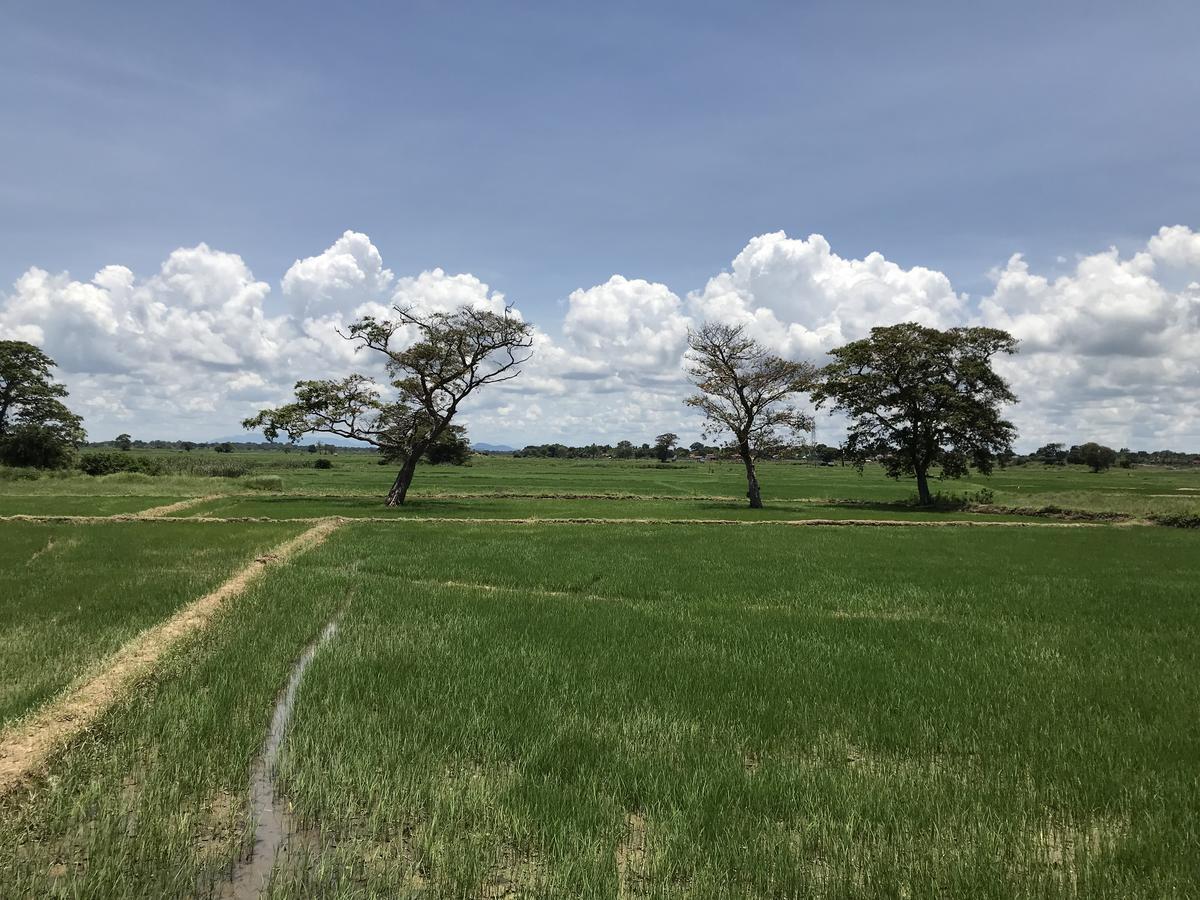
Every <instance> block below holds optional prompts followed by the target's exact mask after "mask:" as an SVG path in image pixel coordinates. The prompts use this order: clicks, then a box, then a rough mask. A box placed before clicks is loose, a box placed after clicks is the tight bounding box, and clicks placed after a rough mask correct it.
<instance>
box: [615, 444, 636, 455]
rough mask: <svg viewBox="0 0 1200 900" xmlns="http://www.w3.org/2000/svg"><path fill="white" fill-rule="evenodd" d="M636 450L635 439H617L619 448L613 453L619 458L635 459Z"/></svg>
mask: <svg viewBox="0 0 1200 900" xmlns="http://www.w3.org/2000/svg"><path fill="white" fill-rule="evenodd" d="M635 452H636V451H635V450H634V447H633V441H617V448H616V450H615V451H614V452H613V455H614V456H615V457H616V458H617V459H633V454H634V453H635Z"/></svg>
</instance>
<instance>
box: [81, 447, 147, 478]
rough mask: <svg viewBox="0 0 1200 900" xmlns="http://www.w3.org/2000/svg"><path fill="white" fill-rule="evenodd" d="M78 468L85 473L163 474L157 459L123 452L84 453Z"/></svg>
mask: <svg viewBox="0 0 1200 900" xmlns="http://www.w3.org/2000/svg"><path fill="white" fill-rule="evenodd" d="M78 468H79V470H80V471H81V472H83V473H84V474H85V475H112V474H114V473H116V472H141V473H143V474H145V475H162V474H164V468H163V466H162V465H161V462H160V461H159V460H156V459H151V458H150V457H149V456H137V455H134V454H130V453H124V452H118V453H113V452H97V453H85V454H83V455H82V456H80V457H79V463H78Z"/></svg>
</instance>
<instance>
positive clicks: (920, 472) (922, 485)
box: [916, 468, 933, 506]
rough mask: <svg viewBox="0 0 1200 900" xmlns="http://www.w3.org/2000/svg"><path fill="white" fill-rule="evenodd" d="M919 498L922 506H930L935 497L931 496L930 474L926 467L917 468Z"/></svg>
mask: <svg viewBox="0 0 1200 900" xmlns="http://www.w3.org/2000/svg"><path fill="white" fill-rule="evenodd" d="M916 471H917V500H918V502H919V503H920V504H921V505H922V506H929V505H930V504H931V503H933V498H932V497H931V496H929V475H928V474H927V473H926V471H925V470H924V469H921V468H918V469H917V470H916Z"/></svg>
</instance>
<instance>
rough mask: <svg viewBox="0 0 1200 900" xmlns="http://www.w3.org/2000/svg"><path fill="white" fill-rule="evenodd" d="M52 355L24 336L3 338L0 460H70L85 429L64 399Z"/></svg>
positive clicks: (56, 464)
mask: <svg viewBox="0 0 1200 900" xmlns="http://www.w3.org/2000/svg"><path fill="white" fill-rule="evenodd" d="M53 368H54V360H52V359H51V358H50V357H49V356H47V355H46V354H45V353H43V352H42V351H41V350H40V349H39V348H37V347H35V346H34V345H33V344H30V343H27V342H25V341H0V462H3V463H4V464H6V465H10V466H36V467H38V468H62V467H65V466H67V465H70V462H71V458H72V456H73V455H74V451H75V449H76V448H77V447H78V446H79V445H80V444H82V443H83V441H84V440H85V438H86V437H87V433H86V432H85V431H84V430H83V420H82V419H81V418H80V417H79V416H77V415H75V413H73V412H71V411H70V410H69V409H67V407H66V405H65V404H64V403H63V402H62V399H61V398H63V397H66V396H67V389H66V388H65V387H64V386H63V385H61V384H58V383H57V382H55V381H54V380H53V377H52V376H51V369H53Z"/></svg>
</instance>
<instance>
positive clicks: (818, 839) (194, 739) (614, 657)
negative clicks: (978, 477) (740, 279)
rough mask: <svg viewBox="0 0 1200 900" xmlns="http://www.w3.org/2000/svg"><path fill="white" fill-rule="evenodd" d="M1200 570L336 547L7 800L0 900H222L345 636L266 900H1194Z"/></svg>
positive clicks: (561, 541)
mask: <svg viewBox="0 0 1200 900" xmlns="http://www.w3.org/2000/svg"><path fill="white" fill-rule="evenodd" d="M136 527H143V526H136ZM144 527H148V528H158V529H160V530H162V531H164V532H168V533H175V530H176V529H177V528H182V527H187V526H185V525H180V524H173V525H163V524H158V525H157V526H156V525H148V526H144ZM208 527H209V528H220V529H224V528H227V527H230V526H208ZM250 527H254V528H261V527H269V526H262V525H255V526H250ZM1198 551H1200V535H1197V534H1195V533H1194V532H1188V531H1176V530H1168V529H1119V528H1099V529H1087V530H1059V531H1043V532H1027V531H1007V530H1000V531H993V530H988V531H982V530H979V531H977V530H947V529H933V530H899V529H884V530H880V529H851V530H848V529H832V528H831V529H820V528H818V529H806V530H803V531H793V530H790V529H781V530H776V529H723V530H719V531H714V530H712V529H706V528H699V527H687V526H681V527H678V528H672V529H664V528H662V527H655V526H653V525H645V526H613V527H611V528H606V529H603V530H597V529H588V528H586V527H581V526H556V527H553V528H537V529H534V528H531V527H529V526H480V525H469V524H462V525H457V524H445V525H432V524H417V523H413V524H407V525H406V524H404V523H394V524H374V523H360V524H351V525H347V526H344V527H343V528H342V529H340V530H339V531H337V532H335V533H334V534H333V535H332V536H331V537H330V539H329V541H328V542H327V543H326V544H325V545H324V546H323V547H322V548H320V549H318V550H315V551H312V552H310V553H308V554H305V555H302V556H300V557H297V558H295V559H294V560H293V561H292V562H290V563H289V564H288V565H287V566H285V567H283V568H281V569H279V570H277V571H275V572H274V573H272V575H271V577H269V578H267V579H264V580H263V581H262V582H260V583H259V584H257V585H256V586H255V587H253V588H252V589H251V590H250V591H249V593H248V594H247V595H246V596H244V597H243V598H242V599H241V600H240V601H239V602H238V603H236V604H234V605H233V607H232V608H231V609H230V611H229V612H228V613H227V614H225V615H223V616H222V618H221V619H220V621H219V622H218V624H217V625H216V626H215V627H214V628H213V629H211V630H210V631H209V632H208V633H206V634H205V635H203V636H202V637H201V638H200V639H198V640H196V641H193V642H191V644H189V646H188V647H186V648H184V649H183V650H181V651H180V652H179V653H177V654H174V655H173V656H172V659H171V662H170V664H169V665H168V666H167V667H166V668H165V669H163V670H162V671H160V673H159V674H158V676H157V677H156V678H155V679H154V681H153V683H152V684H150V685H148V686H147V689H146V690H145V691H143V692H141V693H139V695H138V696H136V697H131V698H129V699H128V700H127V701H126V702H125V703H123V704H121V705H120V706H119V707H118V708H117V709H115V710H114V711H113V712H112V714H111V715H110V716H108V717H107V719H106V720H105V721H104V723H103V727H102V729H101V730H100V731H99V733H97V734H95V735H90V736H88V738H87V739H85V740H84V741H83V742H82V743H81V745H80V746H78V747H76V748H75V750H74V751H73V752H71V753H68V754H66V755H65V756H63V757H62V758H60V759H59V760H57V761H56V762H55V764H54V766H53V768H52V771H51V773H50V776H51V777H50V779H49V780H48V781H47V785H51V786H52V787H51V788H50V789H48V790H42V791H38V792H36V793H35V794H33V795H32V796H29V797H25V798H22V799H21V800H20V801H16V800H9V801H6V802H7V803H8V804H9V805H8V806H7V807H6V808H5V809H4V815H3V816H0V883H2V884H4V885H6V886H9V887H10V890H9V891H8V893H10V894H12V895H14V896H26V895H30V896H32V895H52V894H54V893H59V894H63V895H80V896H105V897H123V896H144V895H156V896H163V895H171V896H177V895H181V894H191V893H198V894H201V895H205V894H206V893H207V892H208V891H209V890H210V888H211V889H212V890H213V891H216V890H219V887H220V885H219V882H220V878H221V873H222V872H223V871H226V870H227V869H228V867H229V866H230V865H231V864H232V861H233V860H234V859H235V858H236V857H237V856H238V854H239V853H240V852H241V851H242V850H243V849H244V848H245V847H246V846H247V840H248V835H247V822H246V809H245V800H244V794H245V789H246V780H247V773H248V770H249V765H250V760H251V759H252V758H253V756H254V754H255V752H256V750H257V748H258V746H259V745H260V744H261V741H262V736H263V732H264V730H265V727H266V722H267V720H268V718H269V715H270V703H271V699H272V697H273V696H274V694H275V692H277V691H278V690H279V688H280V686H281V685H282V684H283V682H284V681H285V680H286V675H287V671H288V667H289V665H290V663H291V661H292V660H294V659H295V657H296V656H297V655H298V654H299V652H300V650H301V648H302V647H303V646H304V645H305V644H307V643H308V642H309V641H310V640H311V639H312V637H313V636H314V635H315V634H316V633H317V632H318V631H319V630H320V629H321V627H322V626H323V625H324V624H325V623H326V622H328V621H329V620H330V619H332V618H334V617H338V618H339V622H340V630H339V632H338V634H337V636H336V637H335V638H334V639H333V641H332V642H331V643H330V644H329V645H328V646H327V647H326V648H325V649H323V650H322V651H321V652H320V653H319V654H318V656H317V657H316V659H315V661H314V663H313V664H312V666H311V668H310V669H309V670H308V674H307V675H306V678H305V680H304V682H303V683H302V685H301V688H300V695H299V702H298V705H297V708H296V718H295V720H294V722H293V724H292V728H291V731H290V732H289V737H288V739H287V742H286V744H285V747H284V758H283V761H282V767H281V771H280V776H281V782H280V787H281V790H282V791H283V793H284V795H285V796H286V798H287V800H288V802H290V803H291V804H293V805H294V808H295V810H296V813H297V815H298V817H299V820H300V825H301V827H302V831H301V833H300V834H299V835H297V837H296V846H295V847H293V852H292V853H291V854H289V855H288V858H290V859H293V860H296V859H298V860H300V861H301V864H294V865H286V864H284V865H280V866H279V867H277V869H276V873H275V878H274V882H273V884H272V886H271V895H272V896H274V897H300V896H338V897H359V896H362V897H368V896H397V897H403V896H418V895H420V896H432V897H482V896H505V895H506V893H505V892H506V891H509V890H513V891H514V893H513V895H514V896H515V895H516V893H515V891H516V890H517V889H518V888H519V889H520V890H521V891H523V893H522V894H521V895H522V896H545V897H559V896H579V897H613V896H697V897H723V896H725V897H747V896H757V897H768V896H769V897H801V896H831V897H849V896H855V897H857V896H879V897H885V896H892V897H895V896H912V897H917V896H972V897H1011V896H1114V897H1117V896H1119V897H1135V898H1137V897H1145V898H1150V897H1164V896H1187V895H1189V894H1192V893H1194V892H1195V891H1196V889H1197V888H1198V887H1200V864H1198V863H1197V860H1200V852H1198V851H1200V838H1198V832H1197V829H1196V826H1195V819H1194V812H1195V810H1196V809H1197V808H1198V807H1200V778H1198V774H1200V764H1198V763H1197V760H1198V759H1200V725H1198V724H1197V721H1196V718H1195V709H1196V708H1197V705H1198V704H1200V651H1198V650H1197V647H1198V646H1200V643H1198V642H1197V637H1200V634H1198V630H1200V609H1198V608H1197V604H1196V601H1195V592H1194V583H1195V559H1196V558H1197V553H1198ZM418 891H423V892H424V893H421V894H418Z"/></svg>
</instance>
